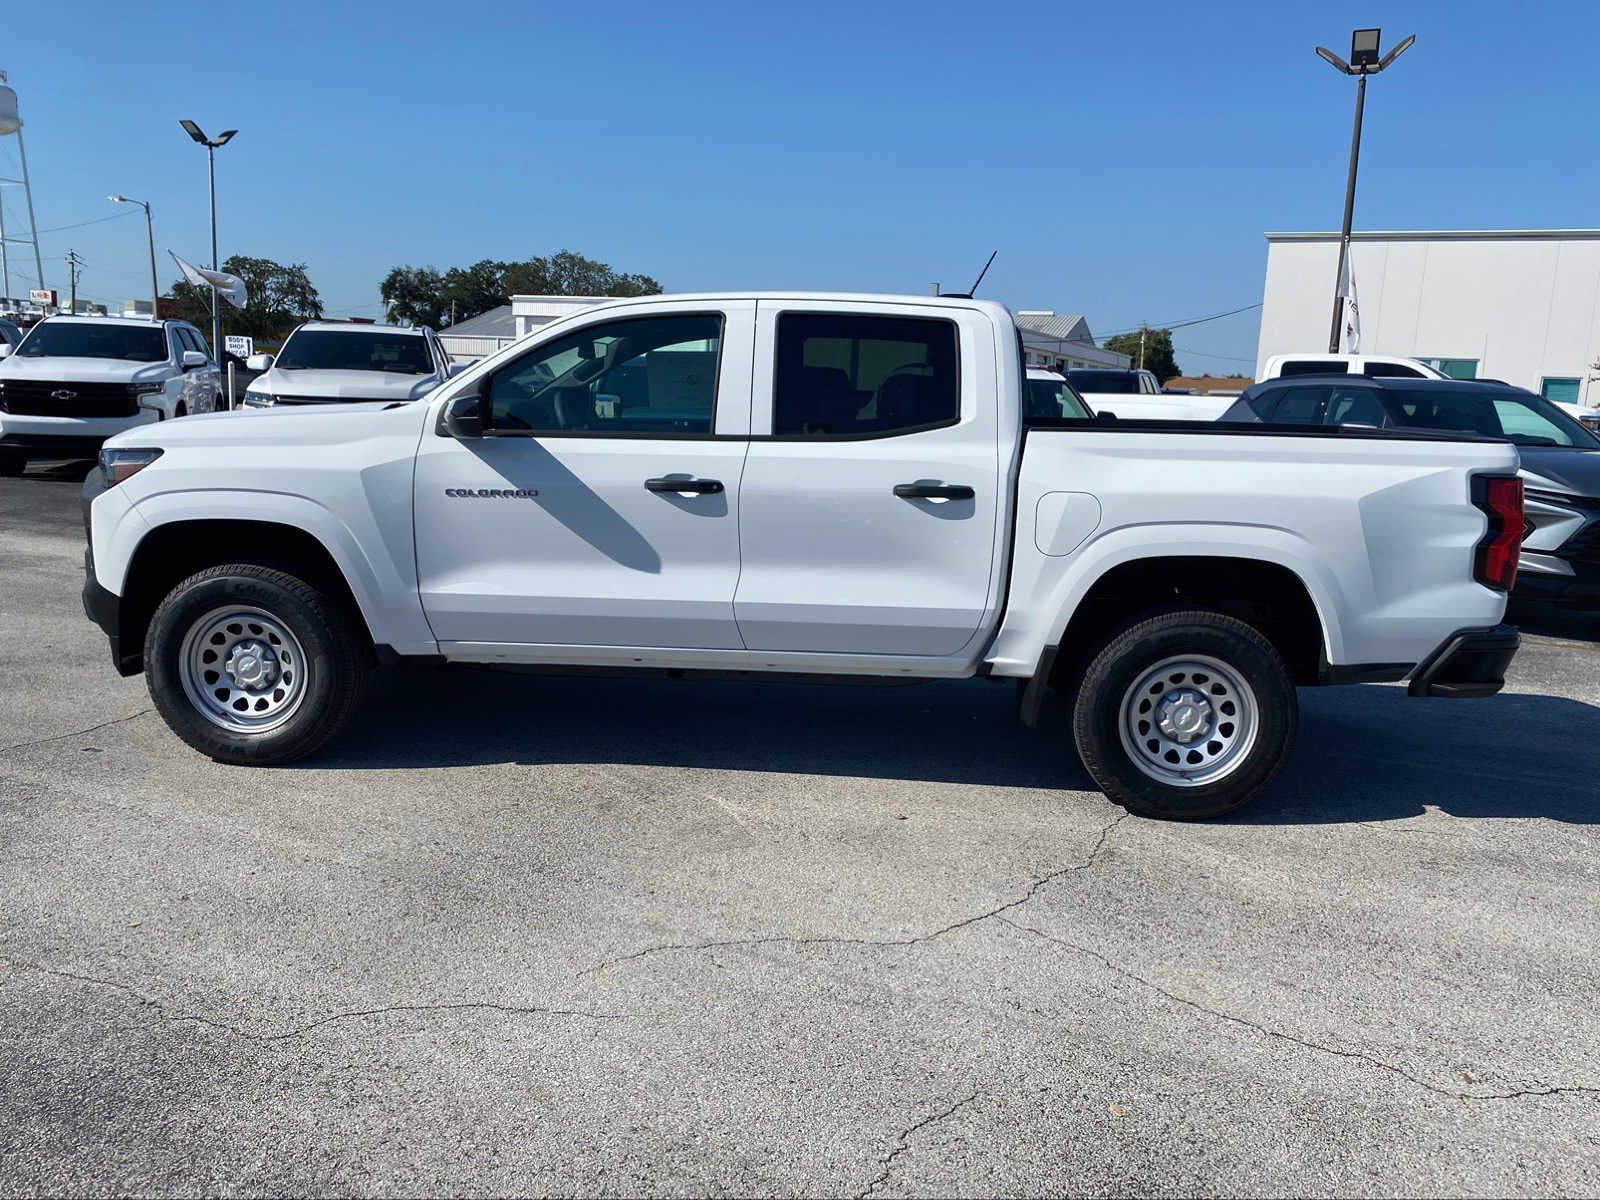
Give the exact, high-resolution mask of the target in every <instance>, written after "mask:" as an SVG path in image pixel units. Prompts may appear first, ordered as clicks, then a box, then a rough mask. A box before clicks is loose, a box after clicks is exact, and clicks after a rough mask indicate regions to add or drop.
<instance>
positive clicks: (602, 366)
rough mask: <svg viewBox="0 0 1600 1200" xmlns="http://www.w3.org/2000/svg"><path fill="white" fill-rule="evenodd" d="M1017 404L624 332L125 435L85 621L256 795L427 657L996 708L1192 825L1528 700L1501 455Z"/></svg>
mask: <svg viewBox="0 0 1600 1200" xmlns="http://www.w3.org/2000/svg"><path fill="white" fill-rule="evenodd" d="M1027 395H1028V386H1027V380H1026V374H1025V369H1024V366H1023V359H1022V356H1021V347H1020V343H1019V341H1018V339H1017V331H1016V327H1015V325H1014V324H1013V323H1012V319H1011V315H1010V314H1009V313H1008V312H1007V311H1006V310H1005V309H1004V308H1003V307H1001V306H1000V305H998V304H994V303H989V302H985V301H977V300H969V299H960V298H951V297H914V298H906V297H882V296H848V295H801V294H762V295H738V296H721V295H719V296H673V297H648V298H641V299H636V300H623V301H617V302H614V303H608V304H605V305H601V306H596V307H593V308H587V309H585V310H583V311H582V312H580V313H577V314H574V315H573V316H570V317H567V318H565V319H563V320H561V321H558V322H555V323H553V324H551V325H550V326H549V327H547V328H545V329H543V330H541V331H540V332H539V333H538V334H536V335H535V336H533V337H531V338H528V339H524V340H523V341H521V342H518V343H517V344H516V345H514V346H511V347H507V348H506V349H505V350H503V351H501V352H500V353H498V354H496V355H494V356H492V357H490V358H487V359H484V360H482V361H481V362H478V363H476V364H474V365H473V366H472V367H470V368H469V369H468V370H467V371H465V372H464V373H463V374H461V375H460V376H458V377H457V378H455V379H453V380H451V381H449V382H448V383H446V384H445V385H444V386H443V387H441V388H440V389H439V390H438V391H437V392H435V393H434V394H433V395H431V396H428V397H426V398H423V399H419V400H416V401H412V402H410V403H405V404H396V405H393V406H389V407H384V408H375V407H373V406H371V405H364V406H363V405H322V406H317V407H315V408H312V407H307V408H304V409H298V410H295V411H293V412H287V413H278V414H276V415H269V414H266V413H248V412H247V413H245V414H243V415H231V416H227V415H225V416H220V417H215V418H213V417H206V418H191V419H190V420H186V421H180V422H176V423H172V424H167V425H162V426H160V427H159V428H148V429H142V430H138V431H136V432H132V433H129V434H126V435H123V436H120V437H117V438H115V439H113V440H112V441H111V442H110V443H108V445H107V447H106V449H105V450H104V452H103V455H102V469H101V470H100V471H97V472H95V473H94V474H93V475H91V477H90V479H89V481H88V482H87V483H86V485H85V503H86V517H87V525H88V530H89V538H90V553H89V555H87V556H86V562H87V565H88V578H87V580H86V582H85V585H84V604H85V608H86V610H87V611H88V613H89V615H90V616H91V617H92V618H93V619H94V620H95V621H96V622H97V623H98V624H99V625H100V627H101V628H102V629H103V630H104V631H105V632H106V634H107V635H108V636H109V638H110V641H111V652H112V658H113V661H114V662H115V664H116V666H117V668H118V669H119V670H120V671H121V672H122V673H124V674H132V673H134V672H137V671H139V670H141V669H142V670H144V671H145V672H146V675H147V678H148V682H149V688H150V693H151V695H152V696H153V697H154V700H155V703H156V705H157V707H158V709H159V711H160V712H161V714H162V716H163V717H164V718H165V719H166V721H167V722H168V724H169V725H170V726H171V727H172V729H173V730H174V731H175V732H176V733H177V734H178V736H179V737H181V738H183V739H184V740H185V741H186V742H188V743H189V744H190V745H191V746H193V747H194V748H195V749H197V750H199V751H201V752H202V753H205V754H208V755H211V756H212V757H214V758H217V759H219V760H222V761H225V762H230V763H280V762H285V761H288V760H291V759H295V758H299V757H301V756H304V755H307V754H310V753H312V752H314V751H316V750H317V749H319V748H320V747H322V746H324V745H325V744H326V743H327V742H328V741H329V739H331V738H333V737H334V736H335V734H337V733H338V732H339V731H340V730H341V729H342V728H343V727H344V726H345V724H346V723H347V722H348V721H349V720H350V718H351V716H352V715H353V714H354V713H355V711H356V709H357V706H358V705H359V703H360V700H361V696H362V691H363V687H364V685H365V682H366V680H367V677H368V674H369V671H370V670H371V669H372V668H373V667H375V666H378V665H380V664H383V663H386V662H392V661H393V660H395V659H403V658H412V659H421V660H431V661H435V662H445V663H476V664H485V663H486V664H507V665H513V664H514V665H527V666H536V667H539V668H542V669H552V668H560V669H574V670H582V669H594V668H603V669H609V670H626V671H639V672H654V673H658V674H674V675H676V674H684V675H693V674H697V673H700V674H714V675H723V676H730V675H731V676H739V677H763V676H768V677H770V676H774V675H776V676H788V677H794V676H805V677H809V678H817V679H842V678H848V677H858V678H859V677H874V678H878V679H884V678H892V679H896V680H918V679H943V678H954V677H969V676H987V677H989V678H991V679H1014V680H1017V681H1019V682H1020V685H1021V686H1020V687H1019V702H1020V708H1021V712H1022V716H1023V718H1024V719H1025V720H1026V721H1028V722H1029V723H1033V722H1034V721H1036V719H1037V716H1038V714H1039V710H1040V703H1041V700H1042V698H1043V693H1044V689H1045V688H1046V687H1048V686H1052V685H1053V686H1055V687H1056V688H1058V689H1059V690H1061V691H1062V692H1063V693H1064V694H1065V695H1066V697H1067V698H1068V705H1067V707H1068V711H1069V713H1070V726H1071V731H1072V736H1073V737H1074V739H1075V741H1076V745H1077V748H1078V750H1079V753H1080V754H1081V756H1082V759H1083V761H1084V763H1085V765H1086V766H1087V767H1088V769H1089V771H1090V773H1091V774H1092V775H1093V777H1094V779H1095V780H1096V782H1097V783H1098V784H1099V785H1100V786H1101V787H1103V788H1104V789H1105V791H1106V792H1107V794H1108V795H1110V796H1112V797H1113V798H1114V799H1116V800H1117V801H1119V802H1120V803H1122V804H1124V805H1126V806H1127V807H1129V808H1130V809H1133V810H1135V811H1138V812H1142V813H1148V814H1151V815H1156V816H1164V817H1179V818H1200V817H1209V816H1214V815H1217V814H1220V813H1225V812H1229V811H1231V810H1233V809H1236V808H1238V807H1239V806H1241V805H1243V804H1245V803H1246V802H1248V801H1249V800H1251V799H1252V798H1253V797H1255V796H1256V795H1258V794H1259V793H1260V792H1261V791H1262V790H1263V789H1264V788H1266V787H1267V785H1268V784H1269V783H1270V782H1271V780H1272V779H1273V778H1274V777H1275V776H1276V775H1277V773H1278V771H1279V770H1280V769H1281V768H1282V766H1283V764H1284V762H1285V760H1286V758H1287V756H1288V754H1289V752H1290V747H1291V745H1292V743H1293V741H1294V737H1295V729H1296V722H1297V711H1298V710H1297V707H1296V693H1295V688H1296V686H1297V685H1302V686H1309V685H1315V684H1327V683H1344V682H1357V681H1380V680H1388V681H1394V680H1399V679H1402V678H1405V677H1408V676H1409V677H1410V679H1411V689H1410V690H1411V693H1412V694H1413V695H1418V696H1475V695H1487V694H1491V693H1493V692H1495V691H1497V690H1499V688H1500V687H1501V685H1502V681H1503V672H1504V669H1505V666H1506V664H1507V662H1508V661H1509V660H1510V658H1511V656H1512V654H1513V653H1514V652H1515V649H1516V646H1517V636H1516V632H1515V631H1514V630H1512V629H1510V628H1509V627H1507V626H1504V625H1502V624H1501V618H1502V615H1503V612H1504V607H1505V590H1506V588H1507V587H1508V586H1509V585H1510V584H1511V582H1512V579H1513V576H1514V574H1515V570H1516V560H1517V550H1518V544H1519V538H1520V534H1521V529H1522V515H1521V497H1522V492H1521V484H1520V482H1519V481H1518V479H1517V475H1516V472H1517V453H1516V450H1515V449H1514V448H1513V447H1512V446H1510V445H1508V444H1506V443H1504V442H1496V441H1485V440H1477V439H1473V438H1470V437H1464V436H1460V437H1458V436H1452V435H1440V434H1430V433H1425V432H1419V431H1413V430H1383V431H1378V430H1352V429H1339V428H1329V429H1327V430H1325V431H1316V432H1310V433H1308V432H1306V431H1303V430H1300V431H1295V432H1292V433H1286V432H1283V431H1276V430H1274V429H1273V428H1271V427H1260V428H1257V429H1252V430H1249V431H1245V430H1242V429H1239V428H1223V427H1219V426H1216V425H1213V424H1189V425H1169V426H1141V427H1129V426H1128V425H1127V424H1126V423H1121V422H1104V423H1102V422H1097V421H1095V420H1085V419H1082V418H1078V417H1070V416H1050V415H1044V416H1035V417H1029V416H1026V412H1027ZM884 703H885V704H886V705H894V704H896V703H897V701H896V700H895V699H894V698H893V693H886V695H885V700H884ZM895 727H896V726H895V721H894V720H893V719H887V720H886V721H885V722H884V736H885V737H887V738H892V737H894V736H895V733H894V729H895ZM791 733H792V731H791ZM774 736H778V734H777V733H776V732H775V734H774ZM1397 736H1398V735H1397ZM973 752H974V753H983V748H982V747H981V746H974V747H973Z"/></svg>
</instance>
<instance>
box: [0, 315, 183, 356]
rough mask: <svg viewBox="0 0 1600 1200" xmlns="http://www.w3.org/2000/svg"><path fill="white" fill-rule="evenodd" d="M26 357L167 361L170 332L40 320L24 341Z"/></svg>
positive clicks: (22, 348)
mask: <svg viewBox="0 0 1600 1200" xmlns="http://www.w3.org/2000/svg"><path fill="white" fill-rule="evenodd" d="M17 353H18V354H20V355H22V356H23V357H24V358H116V359H121V360H123V361H126V362H147V363H149V362H166V361H167V332H166V330H165V329H163V328H162V327H161V326H159V325H94V324H91V323H89V322H88V321H74V320H72V319H70V318H69V319H67V320H65V321H59V320H57V321H40V322H39V323H38V324H37V325H35V326H34V327H33V329H32V330H30V331H29V333H28V336H27V337H25V338H23V339H22V345H20V346H18V347H17Z"/></svg>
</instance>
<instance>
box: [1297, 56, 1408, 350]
mask: <svg viewBox="0 0 1600 1200" xmlns="http://www.w3.org/2000/svg"><path fill="white" fill-rule="evenodd" d="M1416 40H1417V35H1416V34H1414V33H1413V34H1409V35H1407V36H1406V37H1405V38H1404V39H1403V40H1402V41H1401V42H1400V44H1399V45H1398V46H1396V47H1395V48H1394V49H1393V50H1391V51H1389V53H1388V54H1385V55H1384V56H1383V57H1381V58H1380V57H1379V56H1378V51H1379V49H1380V47H1381V45H1382V42H1383V30H1381V29H1357V30H1355V31H1353V32H1352V33H1351V34H1350V61H1349V62H1345V60H1344V59H1342V58H1340V57H1339V56H1338V55H1337V54H1335V53H1334V52H1333V51H1332V50H1329V49H1328V48H1327V47H1326V46H1318V47H1317V48H1316V49H1317V54H1318V56H1319V57H1320V58H1322V59H1323V61H1324V62H1326V63H1328V64H1329V65H1330V66H1332V67H1333V69H1334V70H1336V71H1340V72H1342V73H1343V74H1345V75H1354V76H1356V122H1355V130H1354V131H1353V132H1352V133H1351V135H1350V173H1349V175H1348V177H1347V178H1346V179H1345V185H1344V226H1343V228H1342V230H1341V232H1340V234H1339V266H1338V269H1337V270H1336V271H1334V274H1333V326H1332V328H1330V329H1329V331H1328V353H1329V354H1337V353H1339V327H1340V326H1341V325H1342V324H1343V323H1344V287H1343V284H1344V264H1345V259H1346V258H1347V257H1348V256H1349V254H1350V222H1351V219H1352V218H1353V217H1354V216H1355V211H1356V163H1357V161H1358V160H1359V159H1360V157H1361V115H1362V111H1363V110H1364V109H1365V107H1366V103H1367V76H1368V75H1376V74H1378V73H1379V72H1380V71H1383V70H1384V69H1385V68H1386V67H1388V66H1389V65H1390V64H1391V63H1393V62H1394V60H1395V59H1397V58H1399V57H1400V56H1401V55H1402V54H1404V53H1405V52H1406V51H1407V50H1409V49H1410V48H1411V43H1412V42H1414V41H1416Z"/></svg>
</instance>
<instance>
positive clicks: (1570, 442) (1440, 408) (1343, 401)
mask: <svg viewBox="0 0 1600 1200" xmlns="http://www.w3.org/2000/svg"><path fill="white" fill-rule="evenodd" d="M1219 420H1222V421H1245V422H1261V421H1265V422H1270V423H1272V424H1275V425H1356V426H1359V425H1366V426H1373V427H1377V428H1380V429H1382V428H1393V427H1396V426H1404V427H1408V428H1421V429H1441V430H1452V431H1461V432H1466V433H1476V434H1481V435H1483V436H1485V437H1496V438H1505V439H1506V440H1507V441H1510V442H1514V443H1516V446H1517V450H1518V453H1519V454H1521V456H1522V482H1523V486H1524V487H1525V488H1526V490H1527V509H1526V516H1527V524H1526V525H1525V526H1524V530H1523V542H1522V565H1521V567H1520V569H1519V570H1518V572H1517V593H1518V594H1519V595H1524V596H1528V595H1531V596H1536V597H1541V598H1545V599H1549V600H1553V601H1556V602H1558V603H1562V604H1571V605H1574V606H1578V607H1584V608H1594V607H1600V437H1597V436H1596V435H1595V433H1593V432H1592V431H1591V430H1589V429H1588V428H1586V427H1585V426H1584V425H1583V424H1582V423H1580V422H1579V421H1577V420H1576V419H1574V418H1573V417H1572V416H1570V415H1569V414H1568V413H1567V412H1566V411H1564V410H1563V409H1561V408H1560V407H1558V406H1557V405H1554V404H1552V403H1550V401H1548V400H1546V399H1544V398H1543V397H1541V396H1536V395H1534V394H1533V393H1532V392H1529V391H1525V390H1523V389H1522V388H1516V387H1510V386H1508V385H1506V384H1499V383H1481V382H1480V383H1468V382H1465V381H1457V380H1434V379H1393V378H1382V379H1366V378H1362V377H1360V376H1355V375H1302V376H1295V377H1292V378H1287V379H1281V378H1280V379H1272V380H1268V381H1267V382H1266V383H1259V384H1257V385H1255V386H1254V387H1252V388H1249V389H1247V390H1246V391H1245V392H1244V394H1243V395H1241V396H1240V397H1239V399H1238V400H1237V401H1236V402H1235V403H1234V405H1233V407H1232V408H1230V409H1228V411H1227V412H1225V413H1223V414H1222V416H1221V417H1220V418H1219Z"/></svg>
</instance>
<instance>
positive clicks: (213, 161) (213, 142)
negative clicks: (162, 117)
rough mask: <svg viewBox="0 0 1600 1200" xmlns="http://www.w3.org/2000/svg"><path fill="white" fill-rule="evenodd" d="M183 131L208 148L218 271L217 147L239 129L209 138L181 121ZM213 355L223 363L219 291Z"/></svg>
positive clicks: (213, 265) (213, 266) (213, 263)
mask: <svg viewBox="0 0 1600 1200" xmlns="http://www.w3.org/2000/svg"><path fill="white" fill-rule="evenodd" d="M178 124H179V125H182V126H183V131H184V132H185V133H187V134H188V135H189V136H190V137H191V138H193V139H194V140H195V141H196V142H198V143H199V144H200V145H202V146H204V147H205V148H206V161H207V163H208V165H209V166H210V168H211V269H212V270H213V271H215V270H218V269H219V268H218V265H217V147H218V146H226V145H227V144H228V143H229V142H230V141H232V140H233V135H234V134H236V133H238V132H239V131H238V130H237V129H230V130H228V132H226V133H224V134H222V135H221V136H220V137H215V138H208V137H207V136H206V135H205V134H204V133H203V132H201V129H200V126H198V125H196V124H195V123H194V122H193V121H179V122H178ZM211 353H212V354H214V355H216V358H217V361H218V362H221V361H222V314H221V313H220V312H218V311H217V289H216V287H215V286H213V287H212V289H211Z"/></svg>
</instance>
